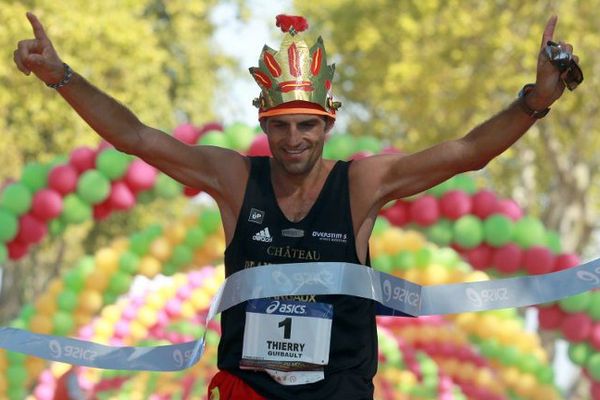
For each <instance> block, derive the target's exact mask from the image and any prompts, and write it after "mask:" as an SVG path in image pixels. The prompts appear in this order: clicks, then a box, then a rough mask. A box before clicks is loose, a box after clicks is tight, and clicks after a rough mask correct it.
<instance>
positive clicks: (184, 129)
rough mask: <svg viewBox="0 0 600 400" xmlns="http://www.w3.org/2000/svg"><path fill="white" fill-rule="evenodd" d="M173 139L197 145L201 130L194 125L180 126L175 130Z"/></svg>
mask: <svg viewBox="0 0 600 400" xmlns="http://www.w3.org/2000/svg"><path fill="white" fill-rule="evenodd" d="M173 137H175V138H176V139H178V140H180V141H182V142H183V143H187V144H196V141H198V138H199V137H200V130H199V129H198V128H196V127H195V126H194V125H192V124H189V123H187V124H180V125H178V126H177V127H176V128H175V129H174V130H173Z"/></svg>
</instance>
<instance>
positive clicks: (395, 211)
mask: <svg viewBox="0 0 600 400" xmlns="http://www.w3.org/2000/svg"><path fill="white" fill-rule="evenodd" d="M383 215H384V216H385V217H386V218H387V220H388V221H389V222H390V224H392V225H394V226H403V225H405V224H406V223H407V222H408V204H407V203H405V202H404V201H402V200H397V201H396V203H395V204H394V205H393V206H392V207H390V208H388V209H386V210H385V211H384V212H383Z"/></svg>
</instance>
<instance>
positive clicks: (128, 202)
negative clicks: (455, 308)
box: [108, 181, 135, 210]
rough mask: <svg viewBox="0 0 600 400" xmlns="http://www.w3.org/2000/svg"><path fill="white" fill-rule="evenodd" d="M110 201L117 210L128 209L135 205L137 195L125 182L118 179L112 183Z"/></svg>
mask: <svg viewBox="0 0 600 400" xmlns="http://www.w3.org/2000/svg"><path fill="white" fill-rule="evenodd" d="M108 202H109V204H110V206H111V207H112V208H113V209H115V210H128V209H130V208H131V207H133V206H134V205H135V196H134V195H133V193H131V190H130V189H129V186H127V185H126V184H125V182H122V181H117V182H113V183H112V184H111V190H110V194H109V195H108Z"/></svg>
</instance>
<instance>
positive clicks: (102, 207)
mask: <svg viewBox="0 0 600 400" xmlns="http://www.w3.org/2000/svg"><path fill="white" fill-rule="evenodd" d="M112 212H113V208H112V206H111V203H110V198H107V199H106V200H104V201H103V202H102V203H99V204H95V205H94V207H93V210H92V214H93V216H94V219H95V220H97V221H101V220H103V219H105V218H107V217H108V216H109V215H110V214H111V213H112Z"/></svg>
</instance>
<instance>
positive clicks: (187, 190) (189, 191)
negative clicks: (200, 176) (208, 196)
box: [183, 186, 202, 197]
mask: <svg viewBox="0 0 600 400" xmlns="http://www.w3.org/2000/svg"><path fill="white" fill-rule="evenodd" d="M201 192H202V189H196V188H193V187H189V186H184V187H183V194H184V195H185V196H187V197H194V196H196V195H198V194H200V193H201Z"/></svg>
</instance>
